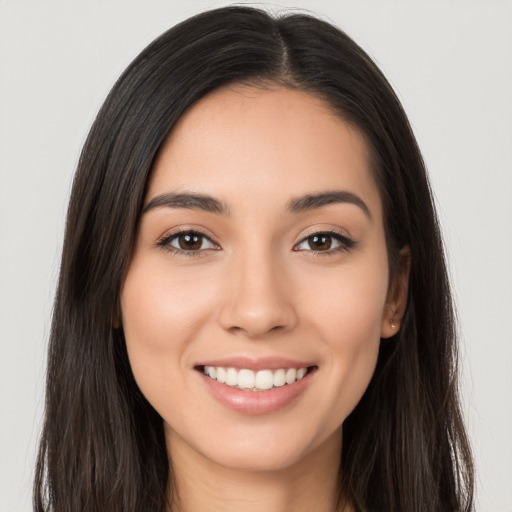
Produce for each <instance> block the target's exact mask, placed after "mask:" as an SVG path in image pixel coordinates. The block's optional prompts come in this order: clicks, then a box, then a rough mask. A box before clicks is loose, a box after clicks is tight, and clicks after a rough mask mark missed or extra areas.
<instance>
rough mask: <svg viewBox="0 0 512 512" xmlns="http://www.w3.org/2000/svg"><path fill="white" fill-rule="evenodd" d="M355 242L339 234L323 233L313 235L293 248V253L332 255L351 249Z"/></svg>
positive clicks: (332, 232)
mask: <svg viewBox="0 0 512 512" xmlns="http://www.w3.org/2000/svg"><path fill="white" fill-rule="evenodd" d="M354 245H355V242H354V241H353V240H351V239H350V238H347V237H346V236H345V235H342V234H341V233H337V232H334V231H325V232H319V233H313V234H312V235H310V236H308V237H307V238H304V240H302V242H300V243H299V244H298V245H296V246H295V247H294V250H295V251H311V252H315V253H326V254H332V253H335V252H340V251H345V250H348V249H351V248H352V247H353V246H354Z"/></svg>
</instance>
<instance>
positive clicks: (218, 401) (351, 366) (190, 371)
mask: <svg viewBox="0 0 512 512" xmlns="http://www.w3.org/2000/svg"><path fill="white" fill-rule="evenodd" d="M389 288H390V283H389V276H388V258H387V253H386V243H385V234H384V228H383V215H382V205H381V200H380V198H379V192H378V189H377V187H376V184H375V182H374V180H373V178H372V175H371V172H370V169H369V156H368V148H367V145H366V143H365V141H364V139H363V138H362V136H361V135H360V134H359V133H358V132H357V131H356V130H355V129H354V128H352V127H351V126H350V125H348V124H347V123H345V122H344V121H343V120H342V119H340V118H339V117H338V116H336V115H334V113H333V112H332V111H331V110H330V109H329V108H328V107H327V106H326V105H325V104H323V103H322V102H321V101H320V100H318V99H317V98H315V97H313V96H310V95H307V94H306V93H303V92H299V91H291V90H287V89H282V88H278V87H276V88H274V89H273V90H266V91H263V90H260V89H256V88H252V87H248V86H238V87H235V88H225V89H221V90H218V91H216V92H214V93H212V94H210V95H209V96H207V97H205V98H204V99H202V100H201V101H200V102H198V103H197V104H195V105H194V106H193V107H192V108H191V109H190V110H189V111H188V112H187V113H186V114H185V115H184V116H183V117H182V118H181V120H180V122H179V124H178V125H177V126H176V127H175V129H174V130H173V132H172V134H171V135H170V137H169V138H168V140H167V141H166V144H165V145H164V147H163V149H162V151H161V153H160V155H159V157H158V159H157V162H156V164H155V167H154V171H153V174H152V178H151V181H150V183H149V189H148V193H147V197H146V202H145V210H144V213H143V214H142V217H141V219H140V226H139V231H138V235H137V242H136V247H135V251H134V254H133V259H132V261H131V265H130V267H129V270H128V273H127V277H126V280H125V282H124V286H123V290H122V294H121V310H122V323H123V328H124V333H125V336H126V343H127V350H128V355H129V359H130V363H131V366H132V370H133V374H134V376H135V379H136V381H137V384H138V386H139V387H140V389H141V391H142V393H143V394H144V395H145V397H146V398H147V400H148V401H149V402H150V403H151V404H152V405H153V407H154V408H155V409H156V411H157V412H158V413H159V414H160V415H161V416H162V418H163V420H164V425H165V431H166V438H167V443H168V447H169V450H170V453H171V456H172V455H173V450H174V449H176V450H179V449H183V447H185V448H186V449H187V450H189V452H190V453H193V454H195V456H197V457H200V458H201V457H202V458H205V459H207V460H209V461H213V462H215V463H217V464H220V465H223V466H226V467H231V468H238V469H240V468H245V469H251V468H252V469H258V470H261V469H268V470H270V469H279V468H286V467H289V466H290V465H292V464H294V463H297V462H298V461H299V460H301V459H304V458H305V457H307V456H309V455H311V454H313V453H315V452H316V451H319V450H321V449H322V447H323V446H326V445H327V444H329V443H335V444H336V443H337V445H338V446H339V442H340V440H341V426H342V423H343V421H344V420H345V418H346V417H347V416H348V415H349V414H350V412H351V411H352V410H353V409H354V407H355V406H356V404H357V403H358V401H359V400H360V398H361V396H362V395H363V393H364V391H365V389H366V387H367V386H368V383H369V381H370V379H371V377H372V374H373V372H374V368H375V364H376V360H377V354H378V350H379V343H380V338H381V337H388V336H390V335H392V334H393V327H392V326H391V323H392V320H393V319H392V316H393V314H394V311H393V307H392V304H391V302H390V299H389V294H388V290H389ZM207 374H208V375H207ZM179 447H181V448H179Z"/></svg>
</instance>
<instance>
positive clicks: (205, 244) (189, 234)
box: [158, 230, 219, 256]
mask: <svg viewBox="0 0 512 512" xmlns="http://www.w3.org/2000/svg"><path fill="white" fill-rule="evenodd" d="M158 246H160V247H163V248H164V249H167V250H169V251H171V252H174V253H178V254H184V253H188V254H187V256H193V255H195V254H194V253H196V254H197V253H199V252H202V251H206V250H209V249H213V250H218V249H219V246H218V245H216V244H215V243H214V242H212V240H211V239H210V238H208V237H207V236H206V235H204V234H203V233H199V232H198V231H191V230H189V231H179V232H178V233H172V234H171V235H167V236H165V237H164V238H163V239H162V240H160V241H159V242H158Z"/></svg>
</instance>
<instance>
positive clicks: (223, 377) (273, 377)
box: [204, 366, 308, 391]
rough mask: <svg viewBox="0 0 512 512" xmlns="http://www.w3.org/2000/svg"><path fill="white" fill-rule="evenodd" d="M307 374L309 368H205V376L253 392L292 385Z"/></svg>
mask: <svg viewBox="0 0 512 512" xmlns="http://www.w3.org/2000/svg"><path fill="white" fill-rule="evenodd" d="M307 372H308V369H307V368H288V369H284V368H281V369H279V370H275V371H273V370H259V371H257V372H254V371H253V370H249V369H247V368H243V369H241V370H237V369H236V368H223V367H221V366H217V367H215V366H205V367H204V374H205V375H208V376H209V377H210V378H211V379H213V380H216V381H217V382H221V383H222V384H227V385H228V386H232V387H238V388H239V389H244V390H252V391H266V390H268V389H272V388H273V387H276V388H277V387H281V386H284V385H285V384H292V383H293V382H295V381H297V380H300V379H302V378H304V376H305V375H306V373H307Z"/></svg>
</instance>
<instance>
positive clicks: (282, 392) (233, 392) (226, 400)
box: [200, 371, 314, 415]
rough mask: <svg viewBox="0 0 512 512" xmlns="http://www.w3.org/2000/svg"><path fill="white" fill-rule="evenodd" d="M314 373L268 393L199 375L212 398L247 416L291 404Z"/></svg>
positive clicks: (273, 410)
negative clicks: (243, 388)
mask: <svg viewBox="0 0 512 512" xmlns="http://www.w3.org/2000/svg"><path fill="white" fill-rule="evenodd" d="M313 373H314V372H311V371H309V372H308V373H307V374H306V375H305V376H304V377H303V378H302V379H300V380H297V381H295V382H293V383H292V384H285V385H284V386H280V387H278V388H272V389H269V390H268V391H243V390H241V389H238V388H235V387H231V386H227V385H226V384H221V383H220V382H217V381H216V380H214V379H211V378H210V377H208V376H207V375H205V374H204V373H200V376H201V377H202V378H203V382H204V383H205V384H206V386H207V387H208V390H209V391H210V393H211V394H212V396H213V397H214V398H215V399H216V400H217V401H218V402H220V403H221V404H222V405H224V406H226V407H228V408H229V409H231V410H233V411H236V412H240V413H243V414H249V415H258V414H269V413H271V412H275V411H278V410H279V409H282V408H283V407H286V406H287V405H289V404H291V403H292V402H293V401H294V400H295V399H297V398H298V397H299V396H300V395H301V394H302V393H303V392H304V391H305V389H306V387H307V386H308V384H309V383H310V380H311V378H312V376H313Z"/></svg>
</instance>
